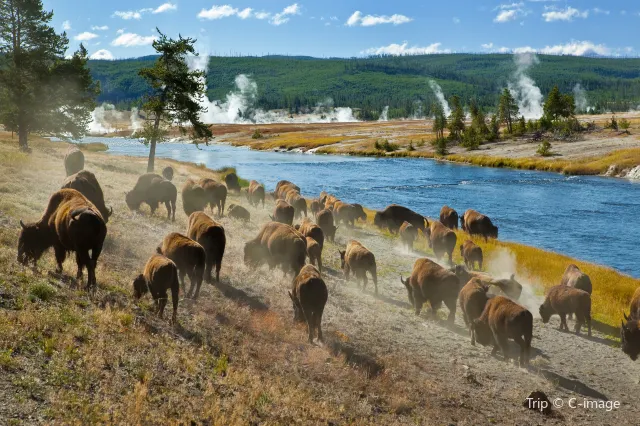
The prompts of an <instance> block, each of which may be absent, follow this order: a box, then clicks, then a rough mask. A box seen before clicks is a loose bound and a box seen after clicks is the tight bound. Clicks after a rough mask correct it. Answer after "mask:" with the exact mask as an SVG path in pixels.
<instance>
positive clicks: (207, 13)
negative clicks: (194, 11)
mask: <svg viewBox="0 0 640 426" xmlns="http://www.w3.org/2000/svg"><path fill="white" fill-rule="evenodd" d="M237 13H238V9H236V8H235V7H231V6H230V5H228V4H224V5H222V6H211V9H209V10H206V9H202V10H201V11H200V13H198V18H200V19H209V20H214V19H222V18H227V17H229V16H233V15H235V14H237Z"/></svg>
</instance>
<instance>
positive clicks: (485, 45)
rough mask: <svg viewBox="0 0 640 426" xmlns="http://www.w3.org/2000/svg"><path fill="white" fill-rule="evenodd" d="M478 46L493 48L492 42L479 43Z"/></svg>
mask: <svg viewBox="0 0 640 426" xmlns="http://www.w3.org/2000/svg"><path fill="white" fill-rule="evenodd" d="M480 47H482V48H483V49H493V43H484V44H481V45H480Z"/></svg>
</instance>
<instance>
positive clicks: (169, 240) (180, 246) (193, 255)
mask: <svg viewBox="0 0 640 426" xmlns="http://www.w3.org/2000/svg"><path fill="white" fill-rule="evenodd" d="M157 251H158V253H159V254H163V255H165V256H166V257H168V258H169V259H171V260H172V261H173V263H175V264H176V266H177V267H178V276H179V277H180V283H181V284H182V292H183V293H184V294H185V295H186V297H187V298H191V297H193V298H194V299H197V298H198V296H199V295H200V286H201V285H202V279H203V277H204V268H205V265H206V258H207V255H206V253H205V251H204V248H203V247H202V246H201V245H200V244H198V243H197V242H196V241H193V240H192V239H191V238H189V237H187V236H186V235H182V234H179V233H177V232H172V233H170V234H168V235H167V236H166V237H164V240H162V244H161V245H160V246H158V248H157ZM185 276H188V277H189V282H190V283H191V286H190V287H189V291H188V292H187V291H186V290H187V288H186V284H185V282H184V277H185ZM194 290H195V293H194Z"/></svg>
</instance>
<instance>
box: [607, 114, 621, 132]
mask: <svg viewBox="0 0 640 426" xmlns="http://www.w3.org/2000/svg"><path fill="white" fill-rule="evenodd" d="M604 128H605V129H611V130H615V131H616V132H617V131H618V121H617V120H616V116H615V115H614V116H612V117H611V121H608V122H607V124H605V125H604Z"/></svg>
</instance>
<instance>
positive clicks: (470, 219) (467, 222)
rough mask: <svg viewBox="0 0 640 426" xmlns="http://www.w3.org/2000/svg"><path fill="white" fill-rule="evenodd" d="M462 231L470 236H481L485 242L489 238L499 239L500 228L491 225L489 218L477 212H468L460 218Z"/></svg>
mask: <svg viewBox="0 0 640 426" xmlns="http://www.w3.org/2000/svg"><path fill="white" fill-rule="evenodd" d="M460 226H461V227H462V230H463V231H465V232H467V233H468V234H469V235H480V236H482V237H484V239H485V240H487V239H488V238H498V227H497V226H494V225H493V223H491V219H489V217H488V216H485V215H483V214H480V213H478V212H477V211H475V210H467V211H466V212H464V215H462V217H461V218H460Z"/></svg>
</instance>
